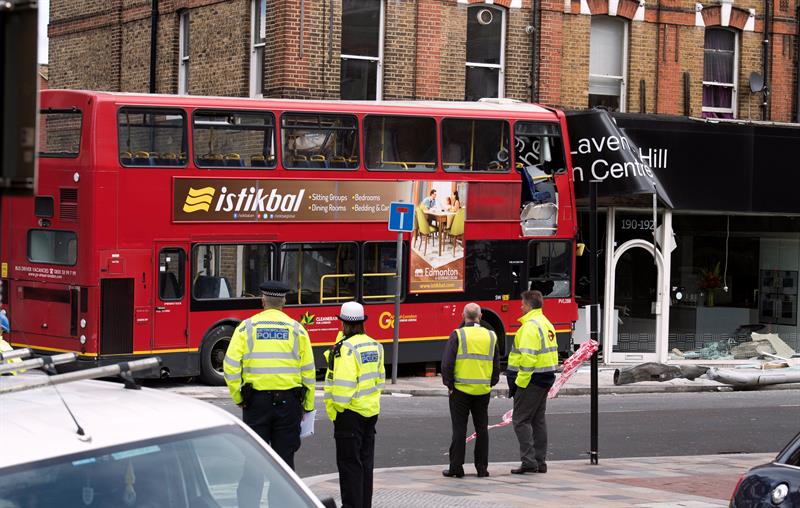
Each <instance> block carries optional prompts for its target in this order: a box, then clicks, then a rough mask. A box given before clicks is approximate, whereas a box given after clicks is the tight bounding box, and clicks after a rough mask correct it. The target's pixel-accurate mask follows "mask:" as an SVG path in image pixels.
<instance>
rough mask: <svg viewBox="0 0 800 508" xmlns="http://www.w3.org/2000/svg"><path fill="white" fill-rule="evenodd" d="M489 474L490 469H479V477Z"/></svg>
mask: <svg viewBox="0 0 800 508" xmlns="http://www.w3.org/2000/svg"><path fill="white" fill-rule="evenodd" d="M487 476H489V471H487V470H485V469H481V470H480V471H478V478H486V477H487Z"/></svg>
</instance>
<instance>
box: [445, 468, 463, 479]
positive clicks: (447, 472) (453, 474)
mask: <svg viewBox="0 0 800 508" xmlns="http://www.w3.org/2000/svg"><path fill="white" fill-rule="evenodd" d="M442 476H446V477H448V478H464V471H451V470H449V469H445V470H444V471H442Z"/></svg>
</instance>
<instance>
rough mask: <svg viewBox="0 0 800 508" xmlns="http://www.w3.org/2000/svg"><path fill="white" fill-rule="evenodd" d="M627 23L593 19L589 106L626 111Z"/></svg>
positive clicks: (611, 18) (609, 18) (608, 19)
mask: <svg viewBox="0 0 800 508" xmlns="http://www.w3.org/2000/svg"><path fill="white" fill-rule="evenodd" d="M627 61H628V22H627V21H625V20H622V19H620V18H617V17H615V16H614V17H612V16H593V17H592V31H591V39H590V50H589V107H590V108H593V107H604V108H606V109H609V110H611V111H625V82H626V79H627V75H626V74H627V68H626V67H627V66H626V62H627Z"/></svg>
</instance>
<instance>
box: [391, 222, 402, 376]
mask: <svg viewBox="0 0 800 508" xmlns="http://www.w3.org/2000/svg"><path fill="white" fill-rule="evenodd" d="M402 274H403V233H402V232H398V233H397V267H396V270H395V277H394V340H393V341H392V384H393V385H394V384H397V357H398V353H399V349H400V295H401V294H402V292H401V290H402V284H403V277H402Z"/></svg>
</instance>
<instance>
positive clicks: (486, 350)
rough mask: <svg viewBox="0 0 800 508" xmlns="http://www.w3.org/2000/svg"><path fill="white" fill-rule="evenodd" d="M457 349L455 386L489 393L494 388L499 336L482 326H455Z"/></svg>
mask: <svg viewBox="0 0 800 508" xmlns="http://www.w3.org/2000/svg"><path fill="white" fill-rule="evenodd" d="M456 333H457V334H458V353H457V354H456V362H455V367H454V369H453V380H454V383H453V386H454V387H455V389H456V390H458V391H461V392H464V393H466V394H469V395H486V394H487V393H489V392H491V391H492V384H491V383H492V368H493V367H494V350H495V346H496V344H497V336H496V335H495V333H494V332H493V331H491V330H487V329H486V328H482V327H480V326H466V327H464V328H459V329H458V330H456Z"/></svg>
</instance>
